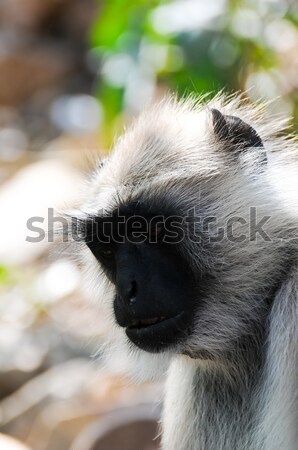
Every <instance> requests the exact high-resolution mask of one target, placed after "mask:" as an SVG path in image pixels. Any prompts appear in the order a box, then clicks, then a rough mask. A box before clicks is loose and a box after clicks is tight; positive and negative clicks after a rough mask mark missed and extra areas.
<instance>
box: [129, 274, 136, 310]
mask: <svg viewBox="0 0 298 450" xmlns="http://www.w3.org/2000/svg"><path fill="white" fill-rule="evenodd" d="M136 301H137V283H136V281H135V280H132V282H131V289H130V293H129V303H130V304H131V305H133V304H134V303H136Z"/></svg>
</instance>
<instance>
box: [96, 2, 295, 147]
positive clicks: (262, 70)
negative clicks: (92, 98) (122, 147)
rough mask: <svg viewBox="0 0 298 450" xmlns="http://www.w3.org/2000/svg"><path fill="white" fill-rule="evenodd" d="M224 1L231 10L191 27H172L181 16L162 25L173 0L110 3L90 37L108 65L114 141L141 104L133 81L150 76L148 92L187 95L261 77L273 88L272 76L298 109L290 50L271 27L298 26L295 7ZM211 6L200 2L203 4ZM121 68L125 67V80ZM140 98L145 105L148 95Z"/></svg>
mask: <svg viewBox="0 0 298 450" xmlns="http://www.w3.org/2000/svg"><path fill="white" fill-rule="evenodd" d="M181 4H182V3H181ZM219 4H222V5H223V7H222V8H223V9H222V10H220V9H219V10H218V14H217V15H216V14H215V15H214V18H213V20H209V22H208V21H206V22H205V23H203V22H202V24H201V25H198V26H196V27H188V25H187V21H186V25H185V27H184V29H183V27H181V26H180V28H179V26H178V28H177V29H176V30H175V29H174V30H171V25H172V24H171V21H173V22H175V20H177V18H176V19H175V16H174V18H173V16H171V15H170V16H169V17H167V18H166V21H165V23H164V24H163V23H161V26H160V23H158V21H157V22H156V17H157V15H158V14H159V19H158V20H159V22H160V20H161V19H160V15H161V12H162V10H161V8H165V7H169V6H170V7H171V5H173V1H159V2H158V1H147V0H142V1H140V0H138V1H137V0H111V1H108V0H105V1H104V3H103V4H102V5H101V8H100V9H99V12H98V16H97V18H96V20H95V21H94V24H93V26H92V29H91V30H90V42H91V47H92V52H93V53H94V54H95V55H97V56H98V57H99V58H100V59H101V65H102V67H103V69H104V70H103V76H102V77H100V79H99V85H98V97H99V100H100V101H101V103H102V106H103V108H104V112H105V122H104V132H105V136H106V138H107V141H108V142H110V141H111V136H112V135H113V134H114V132H115V128H116V129H117V126H118V125H119V124H120V125H121V123H122V121H123V120H124V114H127V113H128V114H131V113H135V112H136V111H135V110H134V108H133V107H131V104H130V103H134V102H136V101H137V100H138V95H139V94H138V90H137V88H136V89H135V91H134V84H133V83H135V85H136V86H137V85H138V83H139V84H140V85H141V86H142V81H143V82H144V91H145V90H146V89H145V88H148V86H149V87H150V89H151V90H152V89H153V88H154V89H153V90H154V91H155V92H156V87H157V86H158V87H161V88H163V87H167V88H169V89H170V90H172V91H175V92H178V94H179V95H184V94H185V93H188V92H190V91H195V92H197V93H200V94H201V93H205V92H209V91H211V92H212V91H213V92H216V91H218V90H219V89H222V88H224V89H226V90H228V91H235V90H239V89H241V90H243V89H247V88H248V87H250V77H251V76H252V75H254V74H257V76H258V74H261V79H265V82H263V84H265V87H266V77H267V78H268V80H269V83H268V85H270V82H271V80H272V86H273V87H272V90H273V91H274V89H275V86H276V89H275V90H276V92H275V91H274V92H273V94H272V96H278V95H281V96H282V97H283V96H284V97H285V101H286V102H288V103H289V102H290V103H292V104H294V106H295V107H296V109H297V99H296V97H297V95H296V96H295V93H294V92H293V90H288V92H287V93H286V94H284V92H282V88H281V87H280V84H281V82H280V78H281V77H283V76H284V71H285V68H284V67H283V66H282V65H281V60H282V55H281V54H280V52H278V51H277V50H276V48H274V45H272V43H271V44H270V42H269V41H270V39H269V40H268V36H267V35H268V33H269V31H270V30H269V27H270V26H271V28H272V27H273V28H272V29H274V26H275V24H278V23H280V24H281V25H282V26H283V27H284V28H286V27H287V26H288V27H289V29H290V28H291V27H296V30H297V16H296V15H295V11H294V9H291V8H290V7H288V6H287V4H286V3H284V2H283V1H281V2H280V4H278V5H276V4H275V3H274V2H269V1H267V0H266V1H264V2H255V1H253V0H230V1H228V2H227V3H226V4H224V3H222V2H219ZM207 6H208V5H206V4H205V3H203V2H202V1H198V8H201V7H203V8H206V7H207ZM187 11H188V13H189V10H187ZM187 11H186V12H185V14H187ZM202 12H204V11H202ZM182 13H183V10H182ZM194 14H196V11H195V10H194ZM161 17H162V16H161ZM190 19H191V18H190ZM243 20H244V22H243ZM241 21H242V22H241ZM245 21H246V22H247V23H246V25H245ZM178 22H179V20H178ZM242 23H244V25H245V27H244V28H243V30H242V28H241V27H242ZM169 25H170V27H169ZM174 25H175V24H174ZM163 27H164V28H165V29H163ZM174 28H175V27H174ZM268 30H269V31H268ZM271 32H272V31H271ZM266 33H267V34H266ZM297 35H298V33H297ZM297 39H298V38H297ZM297 42H298V41H297ZM117 58H118V59H117ZM119 58H122V60H120V59H119ZM125 58H126V59H125ZM119 61H120V62H119ZM109 64H110V66H109ZM111 64H112V65H111ZM113 64H114V66H115V67H114V66H113ZM117 64H118V65H117ZM121 64H122V65H121ZM108 66H109V70H107V71H106V72H105V68H106V67H108ZM113 67H114V70H113ZM121 71H124V72H123V77H122V79H121ZM125 71H126V72H125ZM117 72H119V73H117ZM262 74H263V75H262ZM264 74H265V75H264ZM115 77H116V78H115ZM119 77H120V78H119ZM142 77H143V80H142ZM262 77H263V78H262ZM256 79H257V80H258V78H256ZM115 80H116V81H115ZM131 80H135V81H131ZM253 80H255V78H253ZM148 83H149V84H150V83H151V85H149V84H148ZM257 83H258V82H257ZM279 89H280V92H279ZM265 90H266V89H265ZM274 94H275V95H274ZM133 95H135V99H134V98H133ZM260 95H262V85H261V84H260V86H259V89H257V90H256V96H260ZM264 97H265V98H268V97H270V92H269V94H268V92H265V95H264ZM286 97H287V98H286ZM140 103H141V104H140V109H141V108H142V107H143V104H142V96H141V97H140Z"/></svg>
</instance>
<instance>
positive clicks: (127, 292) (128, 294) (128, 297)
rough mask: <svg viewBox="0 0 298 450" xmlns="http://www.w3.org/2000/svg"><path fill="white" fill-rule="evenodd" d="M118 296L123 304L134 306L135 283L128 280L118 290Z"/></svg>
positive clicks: (135, 299) (135, 296)
mask: <svg viewBox="0 0 298 450" xmlns="http://www.w3.org/2000/svg"><path fill="white" fill-rule="evenodd" d="M118 295H119V297H120V299H121V300H122V302H123V303H125V304H129V305H134V304H135V303H136V301H137V283H136V281H135V280H129V281H128V282H126V283H124V284H123V285H122V286H121V287H119V288H118Z"/></svg>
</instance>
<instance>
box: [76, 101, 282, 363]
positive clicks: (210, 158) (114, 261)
mask: <svg viewBox="0 0 298 450" xmlns="http://www.w3.org/2000/svg"><path fill="white" fill-rule="evenodd" d="M215 106H217V105H216V104H215ZM219 107H220V104H219ZM234 109H235V108H234V106H233V105H232V106H231V107H229V106H228V105H227V106H225V105H223V110H224V114H223V113H220V112H219V110H217V109H211V110H210V109H209V108H207V109H204V108H202V109H197V107H196V106H194V105H193V104H192V103H191V102H190V103H189V104H188V103H186V104H184V103H182V104H181V105H180V104H176V103H175V102H174V103H171V102H170V101H169V102H166V103H165V104H161V105H160V106H158V107H157V109H153V110H152V112H148V113H146V114H145V115H144V116H142V117H141V118H140V119H139V120H138V121H137V122H136V124H135V125H134V126H133V127H132V128H131V130H130V131H128V132H127V133H126V134H125V135H124V137H123V138H121V139H120V141H119V142H118V144H117V145H116V148H115V150H114V152H113V153H112V154H111V155H110V157H109V158H108V160H107V161H106V163H105V164H104V165H103V167H102V168H101V169H100V170H99V171H98V172H97V173H96V174H95V177H94V178H93V180H92V182H91V186H90V192H89V196H88V198H87V199H86V202H85V204H84V207H83V208H82V217H83V219H82V220H84V222H86V223H87V235H86V239H84V240H85V242H86V244H87V245H88V247H89V250H91V252H92V253H93V256H94V257H95V258H94V257H92V255H91V254H90V251H89V250H88V249H87V251H88V255H87V254H86V258H85V259H84V262H86V265H87V268H88V270H87V271H86V273H87V275H88V277H89V279H90V277H91V276H92V275H93V278H92V283H90V285H91V284H92V287H93V288H94V290H93V291H92V295H94V296H95V297H96V298H97V299H98V300H99V299H100V298H102V299H103V302H104V303H105V305H108V309H109V312H110V308H112V309H113V319H114V320H113V325H114V323H116V324H117V329H116V330H115V329H114V330H115V336H116V337H117V339H118V336H119V338H120V339H121V337H122V334H123V335H124V336H125V338H126V339H124V340H122V341H121V342H119V344H120V345H121V344H123V343H124V345H125V347H127V348H128V350H129V352H130V350H131V349H133V350H135V349H137V348H139V349H141V350H145V351H146V352H151V353H161V352H162V355H150V358H151V359H154V361H156V360H157V359H158V364H160V362H162V360H163V359H164V357H165V354H166V353H167V354H168V355H170V357H172V354H188V355H190V356H192V357H194V358H202V359H206V358H208V359H210V358H213V359H215V358H218V357H219V358H222V356H223V355H224V354H226V353H227V352H230V351H231V350H232V349H233V348H234V347H235V345H236V344H235V343H237V342H240V341H241V340H242V338H243V337H246V336H253V335H254V334H255V329H256V327H262V326H263V323H265V321H266V317H267V314H268V311H269V308H270V298H272V295H273V293H274V292H275V290H276V288H277V286H278V284H279V278H278V277H277V276H276V273H277V272H278V273H282V272H281V267H282V266H283V253H282V251H280V246H281V245H282V243H281V244H279V242H281V241H279V240H276V239H275V240H274V242H273V241H272V240H271V239H270V240H269V241H267V240H264V239H261V240H260V239H251V223H252V222H251V217H250V216H249V214H250V207H254V208H257V215H258V217H268V216H270V217H271V218H270V223H269V231H270V230H271V231H272V233H273V232H274V229H273V225H274V223H275V222H274V221H275V220H276V221H277V220H279V218H278V217H277V216H276V218H275V217H274V214H273V213H274V211H275V200H274V199H275V195H273V194H272V195H271V188H270V185H269V184H268V183H267V178H266V179H265V178H264V173H265V171H266V164H267V162H266V161H267V157H266V152H265V148H264V145H263V141H262V140H261V138H260V137H259V135H258V134H257V132H256V131H255V129H254V128H253V127H252V126H251V125H250V124H248V123H247V122H244V121H243V120H242V119H240V118H238V117H237V116H235V115H234ZM235 112H236V113H238V112H237V110H236V111H235ZM239 114H240V116H242V117H244V119H245V120H247V119H248V120H249V123H252V124H253V125H254V123H256V125H257V126H258V121H256V120H255V119H254V115H253V114H250V113H249V112H248V111H246V109H244V110H242V109H241V108H239ZM250 117H251V120H250ZM260 129H261V130H262V128H260ZM264 192H265V194H266V195H264ZM118 209H119V210H120V214H119V216H117V214H116V210H118ZM194 209H195V215H196V214H197V211H198V215H199V219H200V220H199V221H197V220H196V218H195V217H193V216H192V214H190V215H189V213H190V212H192V211H193V210H194ZM88 211H91V214H92V216H90V215H88V214H89V213H88ZM159 215H162V217H163V219H164V222H165V224H166V225H167V226H168V225H170V231H173V224H171V223H170V224H169V223H168V222H167V219H168V218H170V217H173V216H175V215H177V216H179V217H180V218H181V217H182V218H184V219H185V220H187V221H188V219H190V222H188V224H189V225H190V227H189V228H188V232H187V233H185V236H184V238H183V239H176V240H175V239H174V240H173V241H172V242H169V241H165V240H164V239H162V238H163V237H164V227H163V225H162V226H161V227H157V228H156V229H155V230H154V231H153V237H154V238H155V239H151V238H150V237H152V236H150V233H151V232H152V222H151V219H152V218H153V217H156V216H159ZM90 217H91V218H90ZM86 218H87V219H86ZM214 218H215V219H216V221H215V223H214V220H213V219H214ZM235 218H236V219H237V223H236V225H237V226H235V227H234V226H230V224H232V223H234V222H231V219H233V220H234V219H235ZM89 219H90V220H89ZM192 220H193V221H194V223H192V222H191V221H192ZM253 223H254V222H253ZM271 223H272V224H273V225H271ZM148 224H150V225H149V227H148ZM153 224H154V222H153ZM94 225H96V226H97V230H94V229H92V227H93V226H94ZM183 226H184V230H186V228H187V227H186V226H185V224H183ZM123 228H124V230H123ZM182 228H183V227H182ZM231 228H232V231H233V233H234V232H235V233H236V235H235V236H234V235H233V236H230V234H231V233H230V231H231ZM167 231H169V230H167ZM221 231H222V232H223V233H221ZM233 233H232V234H233ZM178 235H179V233H178ZM242 236H244V240H242ZM178 237H179V236H178ZM197 237H201V238H202V239H201V240H200V239H199V240H198V241H197ZM234 237H236V239H234ZM272 237H273V238H274V235H272ZM272 242H273V243H272ZM84 257H85V253H84ZM99 266H100V267H101V268H102V269H103V272H104V274H105V276H104V277H102V276H101V273H100V267H99ZM273 266H274V267H275V268H276V270H273V269H272V267H273ZM91 274H92V275H91ZM107 279H108V280H109V282H110V284H109V285H108V287H109V292H108V293H107V294H103V295H100V288H101V286H102V285H103V284H105V281H106V280H107ZM110 287H112V289H110ZM120 339H119V341H120ZM127 341H129V344H131V343H132V344H134V345H133V346H132V345H128V346H127ZM136 353H137V354H138V355H139V354H140V355H141V357H143V356H144V355H145V356H144V357H147V356H148V355H146V353H145V352H135V351H132V352H130V354H129V356H131V354H133V355H132V357H134V355H135V354H136Z"/></svg>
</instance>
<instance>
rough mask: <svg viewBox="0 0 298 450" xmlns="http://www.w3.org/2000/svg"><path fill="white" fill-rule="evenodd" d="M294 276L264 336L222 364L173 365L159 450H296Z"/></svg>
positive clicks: (179, 361) (185, 361) (180, 361)
mask: <svg viewBox="0 0 298 450" xmlns="http://www.w3.org/2000/svg"><path fill="white" fill-rule="evenodd" d="M296 280H297V276H295V277H294V278H293V277H292V278H291V279H290V280H289V281H288V282H287V283H285V284H284V285H283V286H282V287H281V289H280V290H279V292H278V293H277V295H276V297H275V299H274V301H273V304H272V309H271V311H270V314H269V318H268V325H267V328H266V330H265V332H264V331H262V330H260V331H259V335H258V336H255V338H254V339H253V340H251V341H247V342H245V343H244V344H243V343H242V344H241V345H240V346H239V348H237V351H236V352H234V354H233V358H232V359H230V360H229V361H226V362H221V363H217V362H214V361H213V362H208V361H202V360H201V361H199V360H194V359H191V358H189V357H187V356H179V357H177V358H176V359H175V360H174V361H173V363H172V366H171V369H170V372H169V377H168V381H167V389H166V399H165V407H164V418H163V449H164V450H231V449H233V450H280V449H283V450H296V449H297V440H298V433H297V423H298V398H297V397H298V396H297V392H298V383H297V364H298V349H297V342H298V325H297V317H298V301H297V292H298V288H297V283H296Z"/></svg>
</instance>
